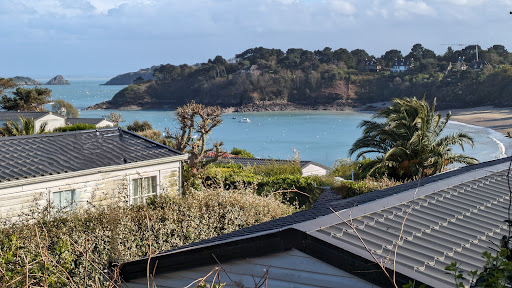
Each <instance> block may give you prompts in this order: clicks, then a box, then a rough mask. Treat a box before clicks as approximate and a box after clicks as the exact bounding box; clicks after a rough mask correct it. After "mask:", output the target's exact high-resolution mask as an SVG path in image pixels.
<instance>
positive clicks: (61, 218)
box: [0, 189, 294, 287]
mask: <svg viewBox="0 0 512 288" xmlns="http://www.w3.org/2000/svg"><path fill="white" fill-rule="evenodd" d="M149 202H150V203H148V204H146V205H136V206H124V205H122V204H118V203H116V202H114V203H112V204H110V205H108V206H96V207H92V206H90V207H82V208H81V209H78V210H76V211H74V212H68V213H66V214H59V215H56V216H54V217H52V218H50V219H49V218H47V217H45V216H44V214H41V216H39V215H35V216H34V219H33V220H32V221H30V222H23V223H20V224H19V225H14V224H13V225H10V226H6V227H2V228H0V287H27V286H30V287H107V286H108V287H114V286H116V285H113V286H109V285H108V283H107V281H108V280H107V278H106V277H105V276H107V274H104V272H103V271H108V269H109V266H110V263H121V262H125V261H129V260H134V259H139V258H141V257H144V256H147V255H148V253H149V249H150V247H151V253H155V252H156V251H166V250H169V249H173V248H176V247H179V246H182V245H186V244H189V243H191V242H195V241H199V240H203V239H208V238H211V237H214V236H217V235H220V234H223V233H229V232H231V231H234V230H238V229H241V228H244V227H248V226H252V225H255V224H258V223H261V222H265V221H269V220H271V219H275V218H279V217H282V216H285V215H289V214H291V213H292V212H293V211H294V208H293V207H291V206H290V205H285V204H282V203H280V202H279V201H278V200H277V199H274V198H273V197H260V196H258V195H256V194H255V193H254V192H252V191H250V190H244V189H240V190H231V191H225V190H222V189H202V190H201V191H198V192H197V193H191V194H190V195H187V196H185V197H181V196H164V197H160V198H155V199H153V201H149ZM27 223H30V224H27ZM106 273H108V272H106ZM27 283H28V284H27ZM117 283H121V282H117Z"/></svg>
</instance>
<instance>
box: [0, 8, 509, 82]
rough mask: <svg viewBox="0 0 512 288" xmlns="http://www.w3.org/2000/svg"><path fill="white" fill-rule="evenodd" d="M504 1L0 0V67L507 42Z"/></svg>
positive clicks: (124, 65) (128, 67)
mask: <svg viewBox="0 0 512 288" xmlns="http://www.w3.org/2000/svg"><path fill="white" fill-rule="evenodd" d="M510 10H512V0H495V1H489V0H423V1H417V0H0V27H1V28H0V32H1V35H2V37H1V39H2V40H1V42H2V48H1V51H2V52H3V53H2V54H3V56H4V57H3V58H4V59H2V62H1V64H0V77H12V76H16V75H23V76H29V77H34V78H44V77H52V76H54V75H56V74H62V75H64V76H65V77H83V76H89V77H111V76H115V75H116V74H119V73H125V72H130V71H136V70H138V69H140V68H145V67H150V66H152V65H158V64H162V63H172V64H182V63H187V64H194V63H197V62H205V61H207V60H208V58H213V57H215V56H216V55H222V56H223V57H224V58H226V59H228V58H231V57H233V56H234V55H235V54H236V53H240V52H242V51H244V50H245V49H248V48H252V47H257V46H263V47H267V48H279V49H282V50H284V51H286V49H288V48H304V49H309V50H316V49H322V48H324V47H326V46H328V47H331V48H333V49H337V48H347V49H349V50H352V49H356V48H363V49H365V50H366V51H367V52H369V53H370V54H373V55H375V56H380V55H382V54H384V53H385V52H386V51H387V50H390V49H394V48H396V49H400V50H401V51H402V52H403V53H405V54H406V53H408V52H409V51H410V49H411V47H412V45H414V44H415V43H421V44H423V46H425V47H427V48H429V49H432V50H434V51H435V52H436V53H438V54H442V53H443V52H444V51H445V50H446V46H443V45H441V44H443V43H464V44H465V43H475V42H478V43H479V44H480V45H481V46H482V47H483V48H487V47H489V46H492V45H493V44H502V45H505V47H506V48H507V49H509V50H510V51H512V39H511V36H512V35H511V33H510V29H511V28H512V15H509V11H510ZM454 48H458V47H456V46H454Z"/></svg>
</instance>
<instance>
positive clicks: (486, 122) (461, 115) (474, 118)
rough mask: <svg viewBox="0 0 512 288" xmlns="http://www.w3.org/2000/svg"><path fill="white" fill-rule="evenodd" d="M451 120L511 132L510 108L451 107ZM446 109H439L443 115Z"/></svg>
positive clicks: (505, 132)
mask: <svg viewBox="0 0 512 288" xmlns="http://www.w3.org/2000/svg"><path fill="white" fill-rule="evenodd" d="M449 111H451V112H452V118H451V120H453V121H457V122H461V123H465V124H470V125H476V126H481V127H486V128H491V129H493V130H495V131H498V132H500V133H502V134H503V135H507V132H512V108H495V107H490V106H489V107H476V108H467V109H452V110H449ZM447 112H448V110H446V111H440V113H441V114H442V115H443V116H444V115H445V114H446V113H447Z"/></svg>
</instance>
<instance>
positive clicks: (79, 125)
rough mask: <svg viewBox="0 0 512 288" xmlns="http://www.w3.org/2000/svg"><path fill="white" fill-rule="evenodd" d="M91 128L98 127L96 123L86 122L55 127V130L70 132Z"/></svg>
mask: <svg viewBox="0 0 512 288" xmlns="http://www.w3.org/2000/svg"><path fill="white" fill-rule="evenodd" d="M91 129H96V125H94V124H85V123H76V124H73V125H68V126H62V127H57V128H55V129H53V132H69V131H78V130H91Z"/></svg>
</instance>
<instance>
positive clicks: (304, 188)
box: [257, 175, 323, 208]
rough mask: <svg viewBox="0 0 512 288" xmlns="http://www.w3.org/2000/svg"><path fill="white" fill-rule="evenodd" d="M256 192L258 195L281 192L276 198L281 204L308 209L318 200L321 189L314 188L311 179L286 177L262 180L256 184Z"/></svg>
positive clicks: (314, 185) (294, 176) (293, 176)
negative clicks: (279, 199)
mask: <svg viewBox="0 0 512 288" xmlns="http://www.w3.org/2000/svg"><path fill="white" fill-rule="evenodd" d="M294 190H297V191H300V192H301V193H300V192H297V191H294ZM257 191H258V194H259V195H271V194H273V193H277V192H278V191H282V192H279V194H280V195H277V196H279V198H281V200H282V201H283V202H285V203H289V204H292V205H295V206H298V207H305V208H309V207H311V205H313V203H315V201H316V200H317V199H318V197H319V196H320V194H321V193H322V191H323V189H322V188H319V187H317V186H316V184H315V182H314V181H313V178H309V177H302V176H297V175H287V176H275V177H270V178H264V179H262V180H261V181H260V182H259V183H257ZM286 191H290V192H286Z"/></svg>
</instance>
